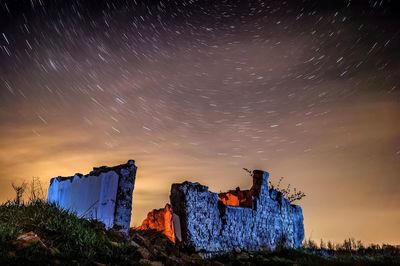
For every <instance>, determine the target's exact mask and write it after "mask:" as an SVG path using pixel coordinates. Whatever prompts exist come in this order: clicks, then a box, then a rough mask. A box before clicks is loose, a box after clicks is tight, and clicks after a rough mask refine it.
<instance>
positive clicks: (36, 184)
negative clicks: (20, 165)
mask: <svg viewBox="0 0 400 266" xmlns="http://www.w3.org/2000/svg"><path fill="white" fill-rule="evenodd" d="M29 190H30V197H29V200H30V201H31V202H33V201H38V200H44V192H43V188H42V183H41V182H40V179H39V177H35V176H34V177H32V181H31V183H30V188H29Z"/></svg>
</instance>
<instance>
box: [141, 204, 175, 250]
mask: <svg viewBox="0 0 400 266" xmlns="http://www.w3.org/2000/svg"><path fill="white" fill-rule="evenodd" d="M136 230H139V231H144V230H156V231H158V232H160V233H162V234H164V235H165V236H166V237H168V238H169V240H171V241H172V242H174V243H175V233H174V227H173V225H172V210H171V205H170V204H168V203H167V204H166V205H165V207H164V208H161V209H154V210H152V211H151V212H149V213H148V214H147V217H146V219H144V220H143V222H142V224H141V225H140V226H139V227H137V228H136Z"/></svg>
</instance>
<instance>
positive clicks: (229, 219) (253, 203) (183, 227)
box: [142, 170, 304, 256]
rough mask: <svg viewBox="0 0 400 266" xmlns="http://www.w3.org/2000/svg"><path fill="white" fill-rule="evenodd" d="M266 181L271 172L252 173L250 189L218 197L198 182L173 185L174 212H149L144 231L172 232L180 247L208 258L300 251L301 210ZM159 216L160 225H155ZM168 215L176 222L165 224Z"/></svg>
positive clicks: (172, 204)
mask: <svg viewBox="0 0 400 266" xmlns="http://www.w3.org/2000/svg"><path fill="white" fill-rule="evenodd" d="M268 177H269V174H268V173H267V172H264V171H259V170H257V171H254V172H253V186H252V188H251V189H250V190H240V189H239V188H237V189H236V190H233V191H230V192H227V193H220V194H217V193H213V192H210V191H209V190H208V187H206V186H203V185H200V184H199V183H191V182H184V183H181V184H173V185H172V187H171V195H170V200H171V207H172V208H170V207H169V205H167V206H166V208H164V209H159V210H156V212H155V211H153V212H150V213H149V215H148V217H147V219H146V220H145V221H144V223H143V224H144V225H145V226H144V227H143V228H142V229H145V228H147V229H155V230H158V231H160V232H163V233H165V232H166V231H168V232H169V233H170V232H174V235H175V239H174V241H176V243H178V244H180V245H182V246H184V247H187V248H191V249H194V250H195V251H197V252H200V253H202V254H203V255H206V256H209V255H212V254H216V253H221V252H226V251H231V250H234V249H241V250H249V251H257V250H261V249H265V248H267V249H274V248H276V247H277V246H278V245H285V246H286V247H293V248H296V247H299V246H301V243H302V241H303V238H304V226H303V214H302V210H301V208H300V207H299V206H297V205H292V204H291V203H290V202H289V201H288V200H287V199H286V198H285V197H284V195H283V194H282V193H280V192H278V191H276V190H274V189H272V188H271V189H270V188H269V187H268ZM171 211H172V213H171V214H168V213H169V212H171ZM161 216H162V218H160V220H161V222H157V221H154V219H157V217H161ZM149 217H150V218H149ZM169 217H172V223H169V222H168V221H165V220H166V219H170V218H169ZM151 219H152V220H153V221H151V222H149V220H151ZM149 224H150V226H149ZM142 226H143V225H142ZM166 226H171V228H169V229H166ZM167 236H168V235H167ZM169 237H170V236H169Z"/></svg>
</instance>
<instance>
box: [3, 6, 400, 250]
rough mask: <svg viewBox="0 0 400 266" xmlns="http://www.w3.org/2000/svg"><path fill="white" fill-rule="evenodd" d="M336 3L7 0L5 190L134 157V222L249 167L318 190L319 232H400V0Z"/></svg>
mask: <svg viewBox="0 0 400 266" xmlns="http://www.w3.org/2000/svg"><path fill="white" fill-rule="evenodd" d="M321 2H322V1H321ZM323 2H324V3H318V2H317V1H309V0H307V1H305V0H304V1H253V0H250V1H222V0H221V1H195V0H192V1H176V2H174V1H138V0H137V1H135V0H134V1H103V0H102V1H47V0H31V1H0V137H1V138H0V191H1V193H0V200H1V201H5V200H7V199H9V198H11V197H13V191H12V188H11V182H19V181H22V180H24V179H30V178H32V176H39V177H40V178H41V180H42V182H43V184H44V186H46V187H47V185H48V183H47V182H48V180H49V179H50V178H51V177H53V176H58V175H72V174H74V173H75V172H82V173H86V172H88V171H89V170H90V167H92V166H99V165H113V164H118V163H123V162H125V161H127V160H128V159H134V160H135V161H136V164H137V165H138V167H139V169H138V176H137V180H136V188H135V192H134V201H133V203H134V209H133V220H132V225H135V224H138V223H139V222H140V221H141V220H142V219H143V218H144V217H145V214H146V213H147V211H149V210H150V209H153V208H156V207H158V206H163V205H164V204H165V202H167V201H168V196H169V189H170V185H171V183H173V182H181V181H184V180H192V181H199V182H201V183H202V184H205V185H208V186H210V189H211V190H213V191H216V192H218V191H226V190H228V189H233V188H235V187H236V186H238V185H239V186H240V187H241V188H248V187H250V186H251V180H250V179H249V178H248V176H247V174H246V173H245V172H244V171H243V170H242V168H243V167H247V168H249V169H264V170H267V171H269V172H270V174H271V176H272V180H275V181H277V180H279V178H280V177H281V176H283V177H285V178H284V182H286V183H290V184H292V185H293V186H295V187H298V188H300V189H301V190H302V191H305V192H306V194H307V197H306V198H304V199H303V200H302V201H301V202H300V204H301V205H302V206H303V211H304V216H305V227H306V237H307V238H308V237H311V238H313V239H317V240H318V239H320V238H323V239H326V240H334V241H341V240H343V239H344V238H346V237H355V238H357V239H361V240H363V241H366V242H388V243H396V242H397V243H398V242H399V239H400V233H399V231H398V230H396V228H397V227H398V225H399V223H400V214H399V208H400V206H399V202H400V190H399V188H400V183H399V182H400V181H399V180H400V179H399V178H400V176H399V173H400V123H399V122H400V121H399V115H400V90H399V86H400V84H399V80H400V79H399V78H400V65H399V62H400V61H399V59H400V51H399V47H400V36H399V34H400V30H399V29H400V20H399V18H398V16H397V14H398V11H399V8H398V6H396V4H394V3H393V2H392V1H323Z"/></svg>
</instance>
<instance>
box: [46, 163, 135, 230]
mask: <svg viewBox="0 0 400 266" xmlns="http://www.w3.org/2000/svg"><path fill="white" fill-rule="evenodd" d="M136 169H137V167H136V166H135V161H133V160H129V161H128V162H127V163H126V164H121V165H118V166H114V167H106V166H102V167H95V168H93V171H91V172H90V173H89V174H87V175H82V174H75V175H74V176H69V177H61V176H59V177H54V178H52V179H51V180H50V187H49V190H48V201H49V202H52V203H56V204H57V205H58V206H59V207H60V208H62V209H67V210H70V211H71V212H73V213H75V214H76V215H77V216H79V217H83V218H87V219H96V220H99V221H101V222H103V223H104V224H105V226H106V227H107V228H117V229H120V230H122V231H124V232H128V230H129V228H130V221H131V212H132V192H133V188H134V185H135V177H136Z"/></svg>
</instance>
